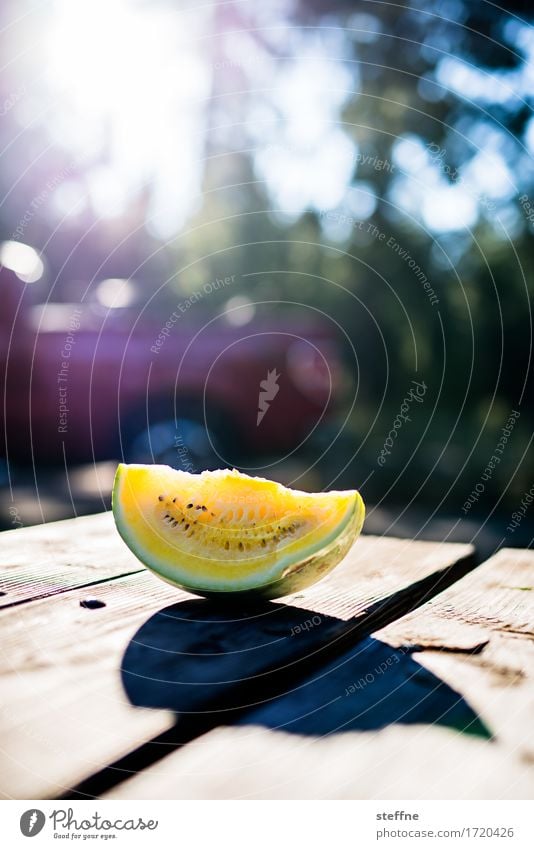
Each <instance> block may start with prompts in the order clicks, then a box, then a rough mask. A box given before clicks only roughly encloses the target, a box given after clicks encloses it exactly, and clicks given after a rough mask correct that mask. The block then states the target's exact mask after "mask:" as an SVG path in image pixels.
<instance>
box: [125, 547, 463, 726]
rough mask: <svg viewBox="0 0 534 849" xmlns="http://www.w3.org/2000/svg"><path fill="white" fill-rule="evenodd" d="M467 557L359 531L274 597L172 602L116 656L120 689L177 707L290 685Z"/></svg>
mask: <svg viewBox="0 0 534 849" xmlns="http://www.w3.org/2000/svg"><path fill="white" fill-rule="evenodd" d="M471 563H472V561H471V549H470V547H469V546H462V545H458V546H452V545H451V546H440V545H439V544H438V545H436V544H433V543H430V544H429V543H424V542H409V541H406V540H396V539H391V538H390V539H381V538H377V537H363V538H361V539H360V540H359V541H358V542H357V543H356V545H355V546H354V547H353V549H352V550H351V552H349V554H348V555H347V557H346V558H345V559H344V561H343V562H342V563H341V564H340V566H339V567H338V568H337V569H335V570H334V572H332V573H330V575H329V576H328V577H326V578H325V579H324V580H323V581H321V582H320V583H318V584H316V585H314V586H313V587H311V588H310V589H309V590H306V591H305V592H303V593H299V594H296V595H293V596H287V597H286V598H285V599H284V600H283V603H274V602H271V603H268V604H262V605H261V606H259V607H255V608H254V607H251V608H248V609H242V608H239V610H233V609H231V608H230V609H228V608H224V609H223V608H221V607H218V606H217V605H215V604H213V603H211V602H207V601H204V600H196V601H192V602H185V603H181V604H177V605H173V606H172V607H169V608H166V609H165V610H162V611H159V612H158V613H157V614H156V615H155V616H154V617H152V618H151V619H150V620H148V621H147V622H146V623H144V625H143V626H142V628H141V629H140V631H139V632H138V633H137V634H136V635H135V638H134V640H132V642H131V644H130V646H129V648H128V651H127V652H126V655H125V658H124V661H123V666H122V672H123V680H124V686H125V689H126V691H127V693H128V695H129V697H130V699H131V701H132V702H133V703H134V704H138V705H140V706H143V707H157V708H166V709H172V710H174V711H176V712H178V713H181V714H186V713H189V714H191V713H193V714H194V713H196V712H198V711H206V710H214V711H220V710H223V709H224V710H228V709H231V710H242V709H245V708H250V707H251V706H253V705H255V704H258V703H261V702H263V700H265V699H272V698H274V697H275V696H278V695H279V694H280V693H283V692H285V691H287V690H288V689H289V690H291V689H292V688H293V687H294V686H295V682H296V681H298V680H299V679H300V678H301V677H302V676H304V675H305V674H306V673H307V672H308V671H309V670H311V669H314V668H315V667H317V666H318V665H320V664H323V663H325V662H326V660H327V659H328V657H329V656H331V655H335V654H337V653H339V652H341V651H342V650H343V649H344V647H345V646H346V645H348V644H353V643H355V642H357V641H358V640H360V639H361V638H362V637H364V636H365V635H366V634H368V633H369V632H370V631H371V630H373V629H375V628H378V627H380V625H382V624H386V622H391V621H393V620H394V619H395V618H396V617H398V616H400V615H402V614H403V613H405V612H406V611H407V610H409V609H412V608H413V607H415V606H417V604H420V603H421V602H422V601H423V600H424V601H426V599H428V598H429V597H431V596H432V594H433V593H434V592H437V591H438V589H439V588H440V586H441V585H442V582H443V581H449V582H450V581H451V580H453V579H454V578H455V577H459V576H460V575H461V574H463V573H464V571H465V569H467V568H469V565H470V564H471Z"/></svg>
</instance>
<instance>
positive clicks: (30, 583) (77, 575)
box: [0, 512, 144, 608]
mask: <svg viewBox="0 0 534 849" xmlns="http://www.w3.org/2000/svg"><path fill="white" fill-rule="evenodd" d="M0 541H1V545H0V593H1V595H0V608H2V607H9V606H11V605H13V604H20V603H22V602H24V601H30V600H32V599H37V598H45V597H46V596H50V595H56V594H57V593H61V592H66V591H67V590H69V589H72V588H73V587H79V586H89V585H91V584H97V583H99V582H100V581H105V580H107V579H108V578H112V577H116V576H118V575H126V574H132V573H134V572H139V571H142V570H144V566H143V565H142V564H141V563H140V562H139V560H137V558H136V557H134V555H133V554H132V553H131V552H130V551H129V550H128V548H127V547H126V546H125V545H124V543H123V542H122V540H121V539H120V538H119V536H118V534H117V533H116V531H115V527H114V524H113V517H112V515H111V513H109V512H108V513H99V514H97V515H96V516H82V517H80V518H78V519H67V520H65V521H62V522H51V523H50V524H48V525H35V526H34V527H31V528H19V529H17V530H12V531H4V532H3V533H2V534H1V535H0Z"/></svg>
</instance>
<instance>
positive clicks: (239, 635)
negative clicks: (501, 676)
mask: <svg viewBox="0 0 534 849" xmlns="http://www.w3.org/2000/svg"><path fill="white" fill-rule="evenodd" d="M346 634H347V622H345V621H343V620H340V619H337V618H335V617H332V616H326V615H324V614H322V613H321V614H318V613H316V612H315V611H313V610H306V609H302V608H299V607H294V606H291V605H287V604H282V603H275V602H269V603H266V604H263V605H261V606H257V607H249V608H248V609H246V610H241V609H240V610H239V611H237V610H233V609H231V608H230V609H229V608H226V607H224V608H221V607H220V606H217V605H216V604H215V603H214V602H211V601H207V600H203V599H191V600H187V601H182V602H180V603H177V604H173V605H170V606H168V607H165V608H162V609H161V610H159V611H158V612H156V613H155V614H153V615H152V616H151V617H150V618H149V619H148V620H147V621H146V622H145V623H144V624H143V625H142V626H141V628H139V630H138V631H137V633H136V634H135V636H134V637H133V638H132V640H131V641H130V643H129V645H128V647H127V649H126V652H125V654H124V657H123V660H122V664H121V676H122V683H123V686H124V689H125V691H126V694H127V696H128V698H129V700H130V702H131V703H132V704H133V705H135V706H138V707H149V708H163V709H167V710H171V711H173V712H175V713H177V714H179V715H181V716H184V715H189V716H190V717H193V718H194V717H198V716H200V715H202V719H203V722H205V723H206V724H207V725H209V724H210V723H211V725H213V726H215V725H220V724H228V723H231V722H235V723H237V724H240V725H243V724H255V725H263V726H266V727H268V728H282V729H283V730H285V731H289V732H294V733H298V734H308V735H320V736H323V735H325V734H332V733H340V732H344V731H354V730H374V729H379V728H384V727H385V726H388V725H391V724H393V723H402V724H412V723H419V724H421V723H424V724H432V725H442V726H445V727H449V728H453V729H456V730H458V731H462V732H465V733H469V734H475V735H477V736H479V737H483V738H486V739H490V738H491V734H490V732H489V731H488V729H487V728H486V727H485V725H484V724H483V723H482V721H481V719H480V718H479V717H478V716H477V714H476V713H475V712H474V710H473V709H472V708H471V706H470V705H469V704H468V703H467V702H466V701H465V699H464V698H463V697H462V696H461V695H459V694H458V693H457V692H456V691H455V690H453V689H452V688H451V687H450V686H449V685H448V684H446V683H445V682H444V681H441V680H440V679H439V678H438V677H437V676H436V675H434V674H433V673H431V672H430V671H428V670H427V669H425V668H424V667H423V666H422V665H421V664H419V663H417V661H416V660H415V659H414V655H413V653H412V652H411V651H409V650H408V649H407V648H403V647H401V648H398V649H395V648H393V647H392V646H390V645H388V644H387V643H384V642H382V641H380V640H377V639H375V638H373V637H370V636H364V638H363V639H359V641H358V642H356V644H355V645H353V646H351V647H350V648H347V644H346V643H345V644H344V645H342V644H341V642H340V641H341V638H342V637H343V636H346ZM336 644H337V645H336ZM325 648H326V651H325ZM211 718H212V721H211Z"/></svg>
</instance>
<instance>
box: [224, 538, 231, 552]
mask: <svg viewBox="0 0 534 849" xmlns="http://www.w3.org/2000/svg"><path fill="white" fill-rule="evenodd" d="M224 547H225V549H226V550H227V551H228V549H229V548H230V543H229V542H228V540H226V542H225V543H224Z"/></svg>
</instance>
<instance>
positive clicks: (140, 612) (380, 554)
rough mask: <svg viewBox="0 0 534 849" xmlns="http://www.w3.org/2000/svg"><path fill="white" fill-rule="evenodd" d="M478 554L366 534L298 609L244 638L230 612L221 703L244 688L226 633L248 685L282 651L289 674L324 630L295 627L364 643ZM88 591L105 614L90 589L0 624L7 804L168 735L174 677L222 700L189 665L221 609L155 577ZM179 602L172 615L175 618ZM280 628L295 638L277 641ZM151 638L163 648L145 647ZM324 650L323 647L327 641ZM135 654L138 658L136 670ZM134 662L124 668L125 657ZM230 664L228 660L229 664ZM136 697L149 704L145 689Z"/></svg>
mask: <svg viewBox="0 0 534 849" xmlns="http://www.w3.org/2000/svg"><path fill="white" fill-rule="evenodd" d="M110 540H111V535H110ZM74 548H75V541H74V540H71V550H73V549H74ZM470 557H471V548H470V547H469V546H452V545H451V546H447V545H439V544H432V543H419V542H417V543H410V542H407V541H405V540H392V539H378V538H372V537H363V538H361V539H360V540H359V541H358V543H357V545H356V546H355V547H354V549H353V550H352V552H351V553H350V554H349V556H348V557H347V558H346V560H345V562H344V563H343V564H342V565H340V567H339V569H338V570H336V572H335V573H333V575H332V576H331V577H330V578H329V579H326V580H325V581H324V582H323V583H322V584H321V585H318V586H317V587H315V588H312V590H310V591H309V592H308V593H303V594H301V595H299V596H298V597H291V598H288V599H287V600H286V601H287V603H286V604H284V605H274V604H273V605H269V606H267V608H264V609H263V611H262V612H261V613H259V612H256V614H255V618H254V620H250V621H249V625H248V626H247V627H244V626H243V624H242V623H241V626H242V627H241V631H239V628H240V625H239V621H238V620H239V618H240V615H239V614H233V617H231V618H233V620H234V622H233V624H232V623H230V622H228V621H227V618H225V615H224V614H218V617H219V619H222V620H223V621H222V623H219V624H217V623H216V624H215V626H214V633H213V634H212V636H215V637H217V635H220V634H221V633H222V644H221V645H219V649H218V650H219V652H220V651H222V652H223V654H220V655H219V656H220V657H221V658H222V661H223V665H222V667H218V668H217V669H216V671H215V677H216V681H215V684H216V689H217V693H218V694H219V695H221V694H223V695H224V693H225V692H226V691H227V690H228V689H229V688H231V685H232V684H233V682H234V680H235V678H234V677H232V674H231V673H232V671H233V670H234V661H235V657H234V655H225V654H224V651H225V646H226V645H227V644H226V643H225V639H227V636H225V635H228V634H231V633H235V634H239V639H238V642H237V645H238V661H239V662H238V663H237V665H236V666H235V669H237V676H238V680H241V679H242V678H243V668H246V669H247V670H250V669H252V670H253V672H252V678H254V677H255V676H259V677H261V678H262V679H263V678H267V677H268V676H267V673H268V672H269V671H270V670H271V669H272V667H273V662H274V663H275V664H279V659H280V658H281V657H282V655H281V650H280V645H281V643H282V644H283V645H284V647H285V648H284V652H285V654H284V657H285V661H284V664H283V665H285V666H288V665H290V664H292V663H293V661H294V660H295V658H301V657H302V655H303V653H304V654H309V650H310V643H309V642H307V638H308V636H309V634H313V633H314V631H315V632H320V630H321V629H320V628H318V627H317V628H314V629H312V631H308V632H306V631H303V632H301V633H299V634H294V635H292V634H291V629H294V628H295V627H296V626H298V625H299V624H302V623H303V622H305V621H306V620H307V619H308V618H309V616H310V615H311V616H313V615H314V612H315V611H319V613H318V614H317V615H318V616H319V617H320V618H321V621H323V620H324V622H325V623H327V627H325V632H324V636H325V638H326V639H327V641H328V640H330V641H333V645H334V647H335V645H336V641H337V639H338V637H339V634H340V633H343V634H347V633H349V634H354V633H356V634H357V633H360V634H361V633H363V630H364V629H365V625H364V623H365V617H366V615H368V616H370V617H371V618H370V620H369V627H371V622H375V623H378V622H385V621H389V620H390V618H391V616H394V615H398V614H399V612H405V611H406V610H408V609H411V607H412V606H413V605H414V604H416V603H417V602H418V601H421V599H422V598H423V597H424V595H425V594H431V593H432V592H433V591H434V590H435V589H436V587H439V586H440V582H443V581H444V580H449V581H450V580H453V579H454V577H457V576H458V575H459V574H462V573H463V571H465V569H467V568H468V566H469V559H470ZM335 576H339V578H338V580H339V583H338V582H336V580H333V579H334V577H335ZM414 582H415V583H414ZM417 582H418V583H417ZM410 588H411V589H410ZM97 590H98V591H97ZM91 592H92V594H94V595H97V596H98V598H99V599H101V600H102V601H104V602H105V604H106V606H105V607H103V608H100V609H95V610H87V609H84V608H81V607H80V600H82V599H83V598H84V597H85V596H86V595H87V591H86V590H84V589H76V590H68V591H66V592H63V593H60V594H59V595H54V596H52V597H50V598H47V599H42V600H39V601H31V602H28V603H26V604H21V605H18V606H14V607H11V608H8V609H7V610H4V611H3V612H2V614H1V615H0V638H1V644H2V646H3V650H2V653H1V655H2V659H1V660H0V673H1V674H2V708H1V709H0V737H1V742H0V745H1V747H2V749H3V753H4V754H3V761H2V763H1V764H0V794H1V795H3V796H4V797H7V798H9V797H14V798H39V797H44V798H50V797H51V796H54V795H60V794H64V793H65V790H66V788H68V787H69V786H71V787H72V786H73V785H76V784H78V783H79V782H81V781H82V780H83V779H85V778H87V777H88V776H91V775H92V774H94V773H95V772H98V771H99V770H100V769H102V768H103V767H105V766H106V765H107V764H110V763H112V762H114V761H116V760H117V758H120V757H121V756H122V755H123V754H125V753H126V752H128V751H129V750H130V749H132V748H135V747H136V746H139V745H142V744H143V743H144V742H145V741H146V740H147V739H149V738H151V737H152V736H154V735H156V734H159V733H161V731H162V730H165V729H167V728H169V727H170V725H171V724H172V721H173V718H172V717H171V716H170V715H169V713H168V712H167V711H166V710H165V708H171V709H175V704H174V703H173V702H172V700H171V701H169V700H168V689H167V691H165V689H164V699H163V701H161V700H159V695H161V685H162V680H161V679H162V678H164V677H165V676H166V675H167V674H168V673H170V675H171V677H170V678H167V679H166V681H167V682H171V685H172V682H173V681H174V682H176V680H177V678H178V679H180V680H181V681H182V682H185V684H186V690H187V692H188V693H189V697H188V698H189V701H188V705H189V707H190V708H191V707H192V709H193V710H200V711H204V710H205V708H206V704H207V702H208V701H209V702H212V697H211V691H212V685H213V683H214V682H213V681H212V680H211V681H207V682H205V683H208V684H209V686H202V674H203V671H202V663H199V660H201V659H199V658H198V657H196V659H195V658H193V659H192V658H191V654H188V652H189V653H191V652H193V653H195V652H197V653H199V654H200V655H204V657H209V655H210V652H212V651H213V642H212V640H211V639H209V633H210V628H212V624H213V623H212V622H210V623H206V621H205V620H206V619H209V617H210V616H212V617H213V616H215V614H214V612H213V610H214V609H213V605H210V604H209V603H208V602H204V601H200V600H197V601H187V602H186V601H185V599H186V595H185V594H184V593H181V592H180V591H178V590H175V589H174V588H172V587H170V586H168V585H167V584H164V583H163V582H160V581H158V580H157V579H156V578H155V577H154V576H152V575H151V574H150V573H148V572H146V571H142V572H141V573H139V574H134V575H130V576H128V577H124V578H117V579H112V580H109V581H107V582H106V583H102V584H100V585H99V586H98V588H97V589H94V590H92V591H91ZM187 598H188V599H190V598H191V597H187ZM171 602H173V606H172V607H171V608H168V607H167V608H165V605H169V604H170V603H171ZM191 607H193V608H195V610H196V613H195V616H194V617H193V618H191V617H190V618H189V620H188V621H187V623H186V625H187V627H186V628H185V630H181V632H180V633H181V642H180V643H173V642H172V639H173V623H176V622H180V621H182V622H183V621H184V620H185V616H186V614H185V611H186V610H187V609H191ZM162 608H164V610H163V611H162ZM160 611H162V612H160ZM170 611H171V612H172V615H171V613H170ZM210 611H211V612H210ZM275 611H281V612H282V613H281V617H280V619H279V620H278V625H273V624H272V623H273V622H274V615H273V614H274V612H275ZM276 615H278V614H276ZM356 615H357V616H358V617H359V624H358V629H359V630H357V631H354V622H353V620H352V618H351V617H354V616H356ZM147 617H149V625H148V626H147V625H146V620H147ZM169 620H171V628H170V630H168V625H169ZM268 620H269V621H268ZM282 620H283V625H284V628H285V631H284V633H283V636H282V637H280V633H279V629H280V622H282ZM158 622H159V626H158V625H157V623H158ZM250 622H253V627H252V628H250V627H249V626H250ZM142 623H143V625H142ZM340 623H341V624H340ZM140 625H141V629H140V630H139V626H140ZM271 626H272V627H273V629H274V630H275V632H276V633H275V634H274V635H273V634H271V633H270V630H269V629H270V627H271ZM147 627H148V630H147ZM179 627H180V628H181V626H179ZM329 629H330V630H329ZM336 629H337V630H336ZM162 631H163V632H164V636H163V642H162V643H161V642H158V640H160V635H161V632H162ZM145 633H146V634H148V635H149V636H150V639H152V638H153V643H152V644H148V645H144V646H141V645H139V642H140V640H143V638H144V634H145ZM202 634H204V638H205V640H206V641H207V642H205V645H204V648H203V647H202V646H201V645H200V644H199V642H198V640H199V635H202ZM273 637H274V639H273ZM301 637H302V638H304V639H300V638H301ZM169 638H170V639H171V643H169V642H168V640H169ZM314 639H315V637H314ZM275 640H277V641H278V642H275ZM136 641H137V645H136ZM143 641H144V640H143ZM273 643H274V645H273ZM319 643H321V645H322V644H324V638H323V640H322V642H321V641H319ZM288 646H289V649H288V648H287V647H288ZM154 647H155V649H154ZM138 649H139V650H140V651H141V660H140V664H139V665H137V666H136V661H135V657H136V651H137V650H138ZM206 649H207V651H206ZM125 651H126V658H129V663H128V664H126V663H125V660H124V659H123V655H124V653H125ZM154 651H155V654H154ZM132 652H133V664H132V662H131V661H132ZM143 652H145V653H144V654H143ZM147 652H148V655H147V654H146V653H147ZM312 657H313V655H312ZM225 658H226V659H227V660H228V658H229V660H230V664H229V665H228V664H227V663H226V662H225ZM191 660H193V662H192V663H191ZM199 668H200V672H199ZM210 668H211V667H210ZM121 671H122V676H123V682H124V683H126V686H127V687H128V686H129V683H130V684H131V682H132V681H137V682H142V685H143V686H142V687H141V690H140V693H141V696H142V697H141V698H139V699H136V698H131V701H132V702H133V705H135V706H132V704H130V703H129V702H128V700H127V699H126V697H125V695H124V693H123V691H122V689H121ZM204 671H205V670H204ZM220 673H222V674H220ZM228 673H230V674H228ZM199 675H200V677H199ZM247 686H248V685H247ZM134 689H135V688H134ZM195 691H196V693H195V695H194V697H193V695H192V694H193V693H194V692H195ZM201 691H202V694H201V695H200V696H199V693H201ZM136 692H137V694H139V690H137V691H136ZM154 694H156V696H154ZM131 695H132V693H131V692H130V696H131ZM145 703H149V704H152V705H153V706H155V707H161V708H163V710H162V711H161V710H160V711H157V712H156V711H145V710H140V709H139V705H142V704H145ZM246 703H248V702H246ZM211 706H212V708H213V707H216V704H213V703H212V705H211ZM208 722H211V724H212V725H213V724H216V723H217V722H218V717H217V715H216V714H212V715H211V718H209V719H208Z"/></svg>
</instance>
